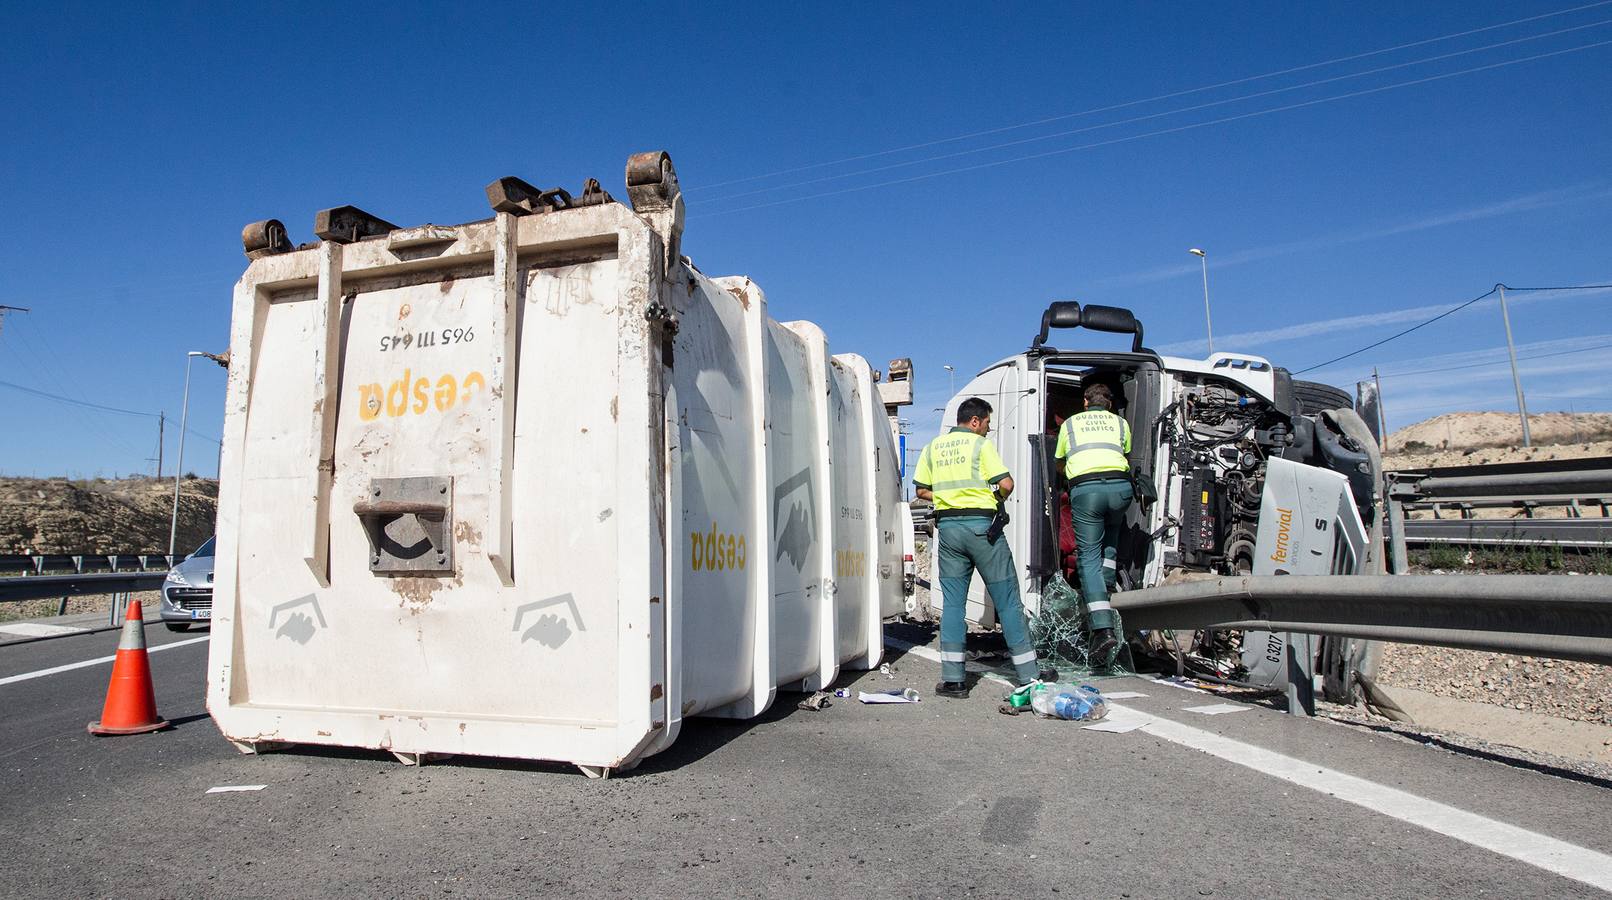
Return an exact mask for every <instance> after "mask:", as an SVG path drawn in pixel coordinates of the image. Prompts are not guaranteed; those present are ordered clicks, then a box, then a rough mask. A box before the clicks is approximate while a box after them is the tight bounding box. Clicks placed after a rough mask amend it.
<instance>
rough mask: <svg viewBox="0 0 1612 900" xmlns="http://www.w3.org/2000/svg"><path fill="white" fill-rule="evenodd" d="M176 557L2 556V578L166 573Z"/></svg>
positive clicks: (74, 554)
mask: <svg viewBox="0 0 1612 900" xmlns="http://www.w3.org/2000/svg"><path fill="white" fill-rule="evenodd" d="M174 561H175V558H174V557H171V556H168V555H166V554H162V553H24V554H0V575H4V574H17V575H44V574H47V573H65V572H73V573H77V574H83V573H85V572H122V571H126V570H129V569H134V570H137V571H141V572H150V571H166V570H168V569H171V568H173V564H174Z"/></svg>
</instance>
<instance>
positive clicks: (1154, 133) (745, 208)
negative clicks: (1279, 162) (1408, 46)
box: [707, 40, 1612, 216]
mask: <svg viewBox="0 0 1612 900" xmlns="http://www.w3.org/2000/svg"><path fill="white" fill-rule="evenodd" d="M1607 45H1612V40H1607V41H1596V42H1594V43H1590V44H1581V45H1579V46H1577V47H1569V48H1567V49H1565V50H1553V51H1551V52H1549V53H1539V54H1536V55H1534V56H1524V57H1520V58H1518V59H1511V60H1505V61H1503V62H1497V63H1489V64H1487V65H1482V66H1473V67H1471V68H1467V69H1458V70H1456V71H1454V72H1445V73H1443V74H1439V75H1429V76H1427V77H1425V78H1416V79H1412V80H1410V81H1400V82H1396V83H1394V84H1386V85H1381V86H1379V87H1374V88H1365V89H1362V90H1358V91H1350V92H1348V93H1344V94H1337V95H1334V96H1331V97H1319V98H1316V99H1314V100H1306V101H1303V102H1301V103H1289V104H1287V105H1286V106H1277V107H1272V108H1270V109H1262V110H1255V111H1253V112H1247V113H1240V114H1238V115H1235V116H1223V117H1221V118H1218V119H1209V120H1207V121H1203V122H1194V123H1192V124H1189V125H1177V126H1175V127H1173V128H1161V129H1158V130H1157V131H1148V132H1144V133H1142V134H1134V135H1130V136H1128V137H1122V138H1113V139H1111V140H1106V141H1095V142H1093V143H1090V144H1079V145H1076V146H1074V147H1064V148H1061V149H1058V150H1047V151H1043V152H1041V153H1029V154H1025V155H1023V156H1014V157H1009V158H1007V159H1001V160H996V161H994V162H985V163H977V164H975V165H970V166H958V167H956V168H952V169H943V170H941V171H938V172H927V173H924V174H922V175H912V176H909V177H906V178H896V179H892V180H889V181H880V182H875V183H873V184H866V185H858V186H856V187H848V188H839V189H836V190H832V191H820V192H818V193H815V194H803V195H801V196H799V197H786V198H784V199H782V200H771V201H768V202H766V203H755V204H751V205H750V206H739V207H734V208H732V209H724V210H718V211H716V212H712V213H708V214H707V215H711V216H721V215H729V214H732V213H740V212H748V211H750V210H755V209H764V208H766V207H770V206H780V205H782V204H785V203H800V202H802V201H806V200H817V199H820V198H823V197H835V196H838V195H840V194H849V193H853V192H859V191H868V190H872V189H874V188H881V187H891V186H894V185H899V184H910V183H912V182H915V181H924V180H927V179H930V178H941V177H944V176H947V175H959V174H962V173H964V172H974V171H978V170H980V169H990V168H995V167H997V166H1005V165H1009V164H1011V163H1016V162H1027V161H1029V160H1035V159H1045V158H1047V157H1049V156H1061V155H1063V154H1066V153H1075V152H1078V151H1081V150H1093V149H1096V148H1099V147H1110V146H1114V145H1116V144H1125V143H1129V142H1131V141H1139V140H1142V139H1143V138H1150V137H1159V136H1161V135H1166V134H1177V133H1180V132H1183V131H1192V130H1193V129H1197V128H1206V127H1208V126H1210V125H1223V124H1225V123H1227V122H1236V121H1240V120H1242V119H1252V118H1257V117H1259V116H1268V115H1271V114H1272V113H1279V112H1287V111H1289V110H1295V109H1303V108H1306V107H1310V106H1318V105H1320V104H1322V103H1331V102H1333V101H1336V100H1348V99H1352V98H1354V97H1364V96H1368V95H1370V94H1380V93H1382V92H1384V91H1391V90H1395V89H1397V88H1402V87H1411V86H1414V85H1418V84H1427V83H1429V82H1434V81H1442V80H1444V79H1447V78H1455V77H1458V76H1461V75H1470V74H1473V73H1475V72H1485V71H1489V70H1491V69H1500V68H1505V67H1506V66H1514V65H1518V64H1520V63H1526V62H1534V61H1537V60H1541V59H1548V58H1550V57H1554V56H1562V55H1565V54H1568V53H1576V52H1578V51H1580V50H1591V49H1594V48H1596V47H1605V46H1607Z"/></svg>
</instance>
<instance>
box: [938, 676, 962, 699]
mask: <svg viewBox="0 0 1612 900" xmlns="http://www.w3.org/2000/svg"><path fill="white" fill-rule="evenodd" d="M935 695H936V696H937V697H955V698H957V699H959V700H961V699H964V698H966V697H967V696H968V684H967V683H965V682H962V681H942V682H940V683H939V684H937V685H935Z"/></svg>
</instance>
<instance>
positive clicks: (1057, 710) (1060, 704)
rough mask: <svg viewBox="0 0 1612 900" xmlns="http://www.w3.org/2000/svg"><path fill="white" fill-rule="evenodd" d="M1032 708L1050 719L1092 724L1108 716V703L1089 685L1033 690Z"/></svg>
mask: <svg viewBox="0 0 1612 900" xmlns="http://www.w3.org/2000/svg"><path fill="white" fill-rule="evenodd" d="M1030 706H1031V708H1033V709H1034V710H1035V711H1036V713H1037V714H1038V715H1041V716H1045V717H1046V718H1049V719H1068V720H1070V721H1073V722H1090V721H1094V720H1097V719H1101V718H1102V717H1104V716H1106V715H1108V703H1107V701H1105V700H1104V699H1103V695H1102V694H1101V693H1100V692H1099V691H1098V690H1097V689H1096V688H1095V687H1092V686H1091V685H1089V684H1083V685H1080V686H1078V687H1077V686H1075V685H1072V684H1043V685H1038V686H1036V687H1035V688H1034V689H1032V691H1031V693H1030Z"/></svg>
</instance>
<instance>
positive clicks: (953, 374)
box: [941, 366, 957, 397]
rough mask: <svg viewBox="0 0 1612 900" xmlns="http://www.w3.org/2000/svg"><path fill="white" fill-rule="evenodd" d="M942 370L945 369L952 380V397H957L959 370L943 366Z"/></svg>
mask: <svg viewBox="0 0 1612 900" xmlns="http://www.w3.org/2000/svg"><path fill="white" fill-rule="evenodd" d="M941 368H942V369H945V370H946V375H947V376H948V377H950V378H951V388H952V396H953V397H955V396H957V370H956V369H954V368H952V367H951V366H941Z"/></svg>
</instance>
